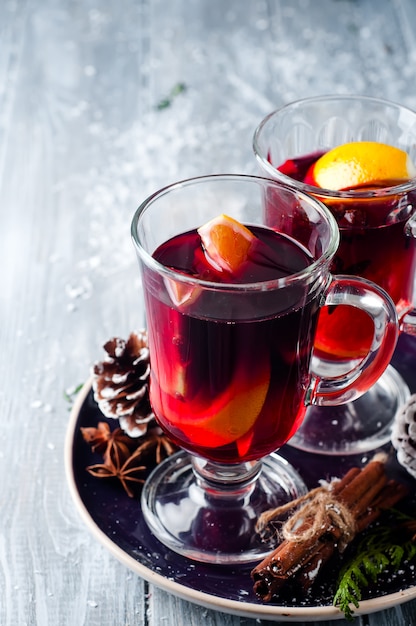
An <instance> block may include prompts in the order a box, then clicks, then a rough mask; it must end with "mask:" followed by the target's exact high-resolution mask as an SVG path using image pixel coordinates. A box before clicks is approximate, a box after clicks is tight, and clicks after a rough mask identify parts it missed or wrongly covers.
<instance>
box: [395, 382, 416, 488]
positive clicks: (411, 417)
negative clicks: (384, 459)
mask: <svg viewBox="0 0 416 626" xmlns="http://www.w3.org/2000/svg"><path fill="white" fill-rule="evenodd" d="M391 441H392V444H393V446H394V447H395V448H396V451H397V460H398V461H399V463H400V464H401V465H403V467H405V468H406V469H407V471H408V472H409V474H410V475H411V476H413V477H414V478H416V394H415V395H412V396H410V398H409V399H408V401H407V402H406V403H405V404H404V405H403V406H402V407H401V409H400V411H399V412H398V413H397V415H396V417H395V421H394V424H393V431H392V436H391Z"/></svg>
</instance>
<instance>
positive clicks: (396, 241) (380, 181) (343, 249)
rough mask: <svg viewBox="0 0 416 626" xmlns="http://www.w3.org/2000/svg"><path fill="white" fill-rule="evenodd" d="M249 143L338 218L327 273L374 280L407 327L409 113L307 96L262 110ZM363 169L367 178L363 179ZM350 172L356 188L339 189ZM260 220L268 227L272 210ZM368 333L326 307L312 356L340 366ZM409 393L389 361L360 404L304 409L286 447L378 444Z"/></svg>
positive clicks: (366, 326)
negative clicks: (337, 238)
mask: <svg viewBox="0 0 416 626" xmlns="http://www.w3.org/2000/svg"><path fill="white" fill-rule="evenodd" d="M253 145H254V152H255V155H256V158H257V160H258V162H259V164H260V167H261V171H262V172H263V173H265V174H267V175H268V176H271V177H273V178H274V179H276V180H279V181H281V182H283V183H285V184H288V185H290V186H291V187H293V188H294V189H297V190H299V191H304V192H305V193H309V194H311V195H313V196H314V197H315V198H317V199H319V200H320V201H322V202H323V203H325V204H326V205H327V207H328V208H329V209H330V211H331V212H332V213H333V215H334V216H335V219H336V220H337V224H338V227H339V230H340V246H339V248H338V250H337V253H336V254H335V256H334V259H333V261H332V267H331V270H332V271H333V272H335V273H342V274H354V275H360V276H363V277H365V278H367V279H368V280H371V281H373V282H375V283H377V284H378V285H380V286H381V287H382V288H383V289H385V290H386V291H387V292H388V293H389V295H390V296H391V298H392V300H393V301H394V303H395V305H396V308H397V312H398V316H399V319H400V329H401V331H403V332H411V333H412V334H414V331H415V328H416V327H415V324H414V320H415V316H414V311H413V306H414V305H413V299H414V278H415V269H416V239H415V232H416V231H415V219H416V218H415V216H416V211H415V209H416V178H415V176H416V169H415V167H414V165H413V163H415V162H416V113H415V112H413V111H411V110H409V109H407V108H405V107H403V106H400V105H398V104H395V103H392V102H388V101H385V100H381V99H377V98H369V97H362V96H319V97H314V98H307V99H304V100H299V101H296V102H292V103H290V104H288V105H286V106H283V107H282V108H280V109H278V110H276V111H274V112H272V113H270V114H269V115H268V116H266V118H264V120H263V121H262V122H261V123H260V124H259V126H258V127H257V129H256V131H255V133H254V141H253ZM328 157H329V158H328ZM331 158H332V162H331ZM319 168H320V169H319ZM331 168H332V169H331ZM360 168H361V169H360ZM366 176H367V178H370V179H372V180H367V184H365V182H366V181H365V177H366ZM351 177H352V178H354V177H356V179H357V180H356V185H355V186H353V185H350V186H349V187H348V188H346V187H345V186H348V183H349V182H350V183H351V181H352V178H351ZM360 177H361V178H360ZM348 178H350V180H348ZM344 179H345V180H344ZM337 183H338V187H340V188H338V187H337V188H336V189H335V187H336V184H337ZM325 185H326V186H328V187H329V186H330V185H333V186H334V188H333V189H329V188H326V187H325ZM343 185H344V186H343ZM265 220H266V223H267V224H268V225H269V226H271V227H273V223H274V217H273V215H272V213H271V212H269V214H268V215H266V216H265ZM372 333H373V328H372V323H371V321H370V320H369V319H368V317H367V316H365V315H362V314H361V313H360V312H357V311H356V310H353V309H348V308H344V309H340V308H338V309H334V308H330V309H325V310H323V311H322V312H321V315H320V321H319V325H318V331H317V337H316V343H315V355H316V359H319V361H320V366H321V367H322V368H323V369H324V370H325V367H326V361H327V358H328V354H330V355H331V359H330V367H331V368H333V367H334V364H333V361H332V359H333V358H334V357H336V358H337V359H338V366H337V369H338V371H341V370H343V369H344V370H347V369H348V368H349V366H350V364H351V363H353V362H354V360H355V359H357V358H361V356H362V354H364V353H365V351H366V350H367V348H368V345H369V342H370V341H371V337H372ZM408 396H409V389H408V387H407V385H406V383H405V382H404V380H403V379H402V378H401V376H400V375H399V373H398V372H397V371H396V370H395V369H394V368H393V367H392V366H389V367H388V368H387V370H386V372H385V374H384V375H383V376H382V377H381V378H380V379H379V381H378V382H377V383H376V384H375V385H374V387H373V388H371V389H370V390H369V392H368V393H367V394H365V395H364V396H362V397H361V398H360V399H359V400H358V401H356V402H354V403H352V404H349V405H345V406H343V407H339V408H337V409H333V410H326V409H310V410H309V411H308V414H307V416H306V419H305V421H304V423H303V426H302V428H301V429H299V431H298V432H297V434H296V436H295V437H294V438H293V440H292V441H291V444H292V445H294V446H296V447H299V448H301V449H304V450H309V451H312V452H315V451H319V452H321V453H329V454H332V453H340V452H342V453H361V452H365V451H367V450H371V449H375V448H377V447H379V446H382V445H384V444H385V443H387V442H388V441H389V439H390V436H391V428H392V423H393V420H394V416H395V413H396V411H397V410H398V409H399V407H400V406H401V405H402V403H403V402H405V401H406V399H407V398H408ZM323 433H325V437H324V438H323V437H322V434H323Z"/></svg>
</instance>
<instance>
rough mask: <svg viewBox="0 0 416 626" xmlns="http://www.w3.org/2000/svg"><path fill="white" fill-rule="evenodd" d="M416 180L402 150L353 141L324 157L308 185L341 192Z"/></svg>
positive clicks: (415, 171) (376, 143)
mask: <svg viewBox="0 0 416 626" xmlns="http://www.w3.org/2000/svg"><path fill="white" fill-rule="evenodd" d="M415 176H416V167H415V165H414V164H413V163H412V161H411V160H410V157H409V155H408V154H407V153H406V152H404V151H403V150H400V149H399V148H396V147H394V146H389V145H387V144H384V143H379V142H377V141H353V142H350V143H345V144H342V145H340V146H337V147H336V148H333V149H332V150H329V151H328V152H326V153H325V154H324V155H322V156H321V157H320V158H319V159H318V160H317V161H316V162H315V163H314V165H312V167H311V168H310V170H309V172H308V174H307V176H306V179H305V182H308V183H310V184H312V185H314V186H315V187H320V188H321V189H332V190H334V191H341V190H343V189H344V190H345V189H351V188H355V187H366V186H368V187H369V186H372V185H376V186H377V185H380V184H382V183H383V182H385V183H389V182H390V183H392V182H394V183H395V184H398V183H399V182H401V181H405V180H409V179H410V178H413V177H415Z"/></svg>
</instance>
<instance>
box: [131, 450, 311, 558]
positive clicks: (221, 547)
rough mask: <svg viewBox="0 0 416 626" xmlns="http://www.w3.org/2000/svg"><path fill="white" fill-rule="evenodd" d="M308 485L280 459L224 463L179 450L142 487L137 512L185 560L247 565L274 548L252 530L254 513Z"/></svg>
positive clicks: (284, 499)
mask: <svg viewBox="0 0 416 626" xmlns="http://www.w3.org/2000/svg"><path fill="white" fill-rule="evenodd" d="M306 491H307V489H306V486H305V484H304V482H303V480H302V478H301V477H300V476H299V474H298V473H297V472H296V470H294V469H293V468H292V467H291V466H290V465H289V464H288V463H287V461H286V460H285V459H283V458H282V457H280V456H278V455H277V454H271V455H269V456H268V457H266V458H265V459H263V460H262V461H259V462H254V463H242V464H241V465H238V466H234V465H231V466H227V465H219V464H216V463H211V462H209V461H204V460H203V459H199V458H198V457H192V456H191V455H189V454H187V453H185V452H179V453H177V454H175V455H173V456H171V457H169V458H168V459H166V460H165V461H163V463H161V464H160V465H158V466H157V467H156V468H155V470H153V472H152V474H151V475H150V476H149V478H148V480H147V481H146V483H145V485H144V487H143V491H142V511H143V515H144V518H145V520H146V522H147V524H148V525H149V527H150V529H151V531H152V532H153V534H154V535H155V536H156V537H157V538H158V539H159V540H160V541H161V542H162V543H163V544H164V545H166V546H167V547H168V548H170V549H171V550H173V551H175V552H178V553H179V554H182V555H183V556H186V557H188V558H190V559H193V560H196V561H200V562H205V563H217V564H227V565H230V564H238V563H250V562H255V561H259V560H261V559H263V558H264V557H265V556H266V554H268V553H269V552H270V550H271V549H273V548H274V547H275V541H274V542H271V543H267V542H264V541H262V540H261V539H260V537H259V536H258V535H257V533H256V531H255V525H256V522H257V519H258V517H259V515H260V514H261V513H262V512H263V511H266V510H268V509H270V508H274V507H276V506H279V505H281V504H284V503H285V502H288V501H290V500H293V499H294V498H297V497H298V496H300V495H303V494H304V493H306Z"/></svg>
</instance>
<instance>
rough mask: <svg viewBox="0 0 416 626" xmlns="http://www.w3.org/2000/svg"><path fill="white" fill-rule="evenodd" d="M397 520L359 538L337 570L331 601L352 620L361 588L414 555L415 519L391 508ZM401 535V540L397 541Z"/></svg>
mask: <svg viewBox="0 0 416 626" xmlns="http://www.w3.org/2000/svg"><path fill="white" fill-rule="evenodd" d="M395 515H396V516H397V517H398V518H399V519H398V523H396V524H391V523H390V524H389V525H388V526H387V525H382V526H377V527H375V528H374V529H373V530H372V531H370V532H369V533H368V534H366V536H365V537H364V538H363V539H362V541H361V542H360V544H359V545H358V547H357V550H356V552H355V553H354V555H353V556H352V558H351V559H350V560H349V561H347V562H346V563H345V565H344V566H343V567H342V569H341V571H340V575H339V578H338V583H337V590H336V592H335V595H334V601H333V603H334V605H335V606H337V607H338V608H339V609H340V610H341V611H343V613H344V615H345V618H346V619H347V620H352V619H353V616H354V610H353V608H352V607H355V608H357V609H358V607H359V605H360V601H361V600H362V595H363V590H364V589H365V588H366V587H368V586H369V584H370V583H375V582H377V579H378V577H379V576H380V575H381V574H382V573H383V572H385V571H386V570H387V569H390V570H392V571H397V570H398V569H399V567H400V565H402V564H403V562H404V561H408V560H410V559H412V558H413V557H414V556H415V555H416V540H415V533H416V520H415V519H413V518H412V517H408V516H407V515H404V514H403V513H398V512H395ZM400 539H402V541H400Z"/></svg>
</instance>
